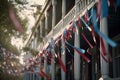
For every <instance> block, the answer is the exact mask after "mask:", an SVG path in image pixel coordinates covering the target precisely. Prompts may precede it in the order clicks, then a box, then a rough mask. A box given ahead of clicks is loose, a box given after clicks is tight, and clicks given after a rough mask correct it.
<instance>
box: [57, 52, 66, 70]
mask: <svg viewBox="0 0 120 80" xmlns="http://www.w3.org/2000/svg"><path fill="white" fill-rule="evenodd" d="M58 60H59V63H60V65H61V68H62V69H63V71H64V72H66V71H67V70H66V67H65V65H64V63H63V61H62V60H61V58H60V54H59V53H58Z"/></svg>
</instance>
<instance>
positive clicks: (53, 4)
mask: <svg viewBox="0 0 120 80" xmlns="http://www.w3.org/2000/svg"><path fill="white" fill-rule="evenodd" d="M56 4H57V1H56V0H52V7H53V9H52V31H53V35H54V30H53V29H54V27H55V24H56ZM52 54H53V55H54V54H55V52H54V47H53V49H52ZM51 80H55V58H54V57H52V59H51Z"/></svg>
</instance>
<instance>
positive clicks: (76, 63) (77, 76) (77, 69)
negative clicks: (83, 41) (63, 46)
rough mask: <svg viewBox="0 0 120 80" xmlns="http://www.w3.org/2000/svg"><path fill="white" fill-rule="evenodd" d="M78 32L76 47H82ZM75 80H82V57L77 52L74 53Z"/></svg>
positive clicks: (76, 34)
mask: <svg viewBox="0 0 120 80" xmlns="http://www.w3.org/2000/svg"><path fill="white" fill-rule="evenodd" d="M76 30H77V31H76V33H75V40H74V46H75V47H80V34H79V30H78V29H76ZM77 32H78V33H77ZM74 80H80V55H79V54H78V53H77V52H76V51H74Z"/></svg>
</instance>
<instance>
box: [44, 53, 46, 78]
mask: <svg viewBox="0 0 120 80" xmlns="http://www.w3.org/2000/svg"><path fill="white" fill-rule="evenodd" d="M44 72H45V73H46V74H47V55H46V51H45V54H44ZM44 80H47V78H46V77H44Z"/></svg>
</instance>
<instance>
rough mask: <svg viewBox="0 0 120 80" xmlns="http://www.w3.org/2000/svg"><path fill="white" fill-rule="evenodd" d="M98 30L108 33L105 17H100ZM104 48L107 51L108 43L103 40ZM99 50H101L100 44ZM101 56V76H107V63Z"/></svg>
mask: <svg viewBox="0 0 120 80" xmlns="http://www.w3.org/2000/svg"><path fill="white" fill-rule="evenodd" d="M100 31H101V32H103V33H104V34H105V35H108V25H107V18H101V19H100ZM105 48H106V50H107V52H108V45H107V43H106V42H105ZM100 50H101V45H100ZM100 57H101V61H100V62H101V74H102V78H103V79H104V78H108V75H109V64H108V63H107V62H106V61H105V60H104V59H103V58H102V56H100ZM105 57H106V59H108V55H107V56H105Z"/></svg>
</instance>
